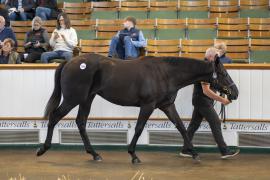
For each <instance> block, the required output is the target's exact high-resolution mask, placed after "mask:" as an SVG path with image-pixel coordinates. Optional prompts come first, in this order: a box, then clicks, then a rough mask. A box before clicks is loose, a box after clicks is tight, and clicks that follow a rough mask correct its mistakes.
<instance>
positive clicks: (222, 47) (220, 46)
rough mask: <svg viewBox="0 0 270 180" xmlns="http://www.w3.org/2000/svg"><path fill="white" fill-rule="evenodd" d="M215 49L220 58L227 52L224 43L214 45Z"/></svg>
mask: <svg viewBox="0 0 270 180" xmlns="http://www.w3.org/2000/svg"><path fill="white" fill-rule="evenodd" d="M215 48H216V49H217V50H218V51H219V56H222V55H223V54H225V53H226V51H227V45H226V44H225V43H224V42H221V43H217V44H215Z"/></svg>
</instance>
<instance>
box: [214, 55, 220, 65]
mask: <svg viewBox="0 0 270 180" xmlns="http://www.w3.org/2000/svg"><path fill="white" fill-rule="evenodd" d="M215 64H216V65H219V64H220V59H219V56H218V55H217V54H216V56H215Z"/></svg>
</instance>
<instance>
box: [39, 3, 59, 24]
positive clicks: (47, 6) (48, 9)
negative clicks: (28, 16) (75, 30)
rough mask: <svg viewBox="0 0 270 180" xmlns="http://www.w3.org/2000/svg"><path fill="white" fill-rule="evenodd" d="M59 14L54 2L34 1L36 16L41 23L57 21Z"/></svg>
mask: <svg viewBox="0 0 270 180" xmlns="http://www.w3.org/2000/svg"><path fill="white" fill-rule="evenodd" d="M59 13H60V11H59V9H58V7H57V1H56V0H36V16H39V17H40V18H41V19H42V20H43V21H44V20H50V19H57V17H58V15H59Z"/></svg>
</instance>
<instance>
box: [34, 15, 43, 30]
mask: <svg viewBox="0 0 270 180" xmlns="http://www.w3.org/2000/svg"><path fill="white" fill-rule="evenodd" d="M35 22H37V23H38V24H40V26H42V24H43V21H42V19H41V18H40V17H38V16H36V17H34V19H33V20H32V30H33V29H34V24H35Z"/></svg>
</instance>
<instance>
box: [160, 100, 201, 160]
mask: <svg viewBox="0 0 270 180" xmlns="http://www.w3.org/2000/svg"><path fill="white" fill-rule="evenodd" d="M160 110H162V111H163V112H164V113H165V114H166V116H167V117H168V118H169V120H170V121H171V122H172V123H173V124H174V125H175V127H176V128H177V130H178V131H179V132H180V133H181V135H182V137H183V139H184V144H185V147H187V148H188V150H189V151H190V152H191V154H192V157H193V159H195V160H197V161H199V160H200V157H199V155H198V154H197V153H196V152H195V151H194V149H193V145H192V143H191V141H190V139H189V138H188V135H187V130H186V128H185V126H184V124H183V122H182V120H181V119H180V117H179V115H178V113H177V111H176V108H175V104H174V103H173V104H171V105H169V106H166V107H162V108H160Z"/></svg>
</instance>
